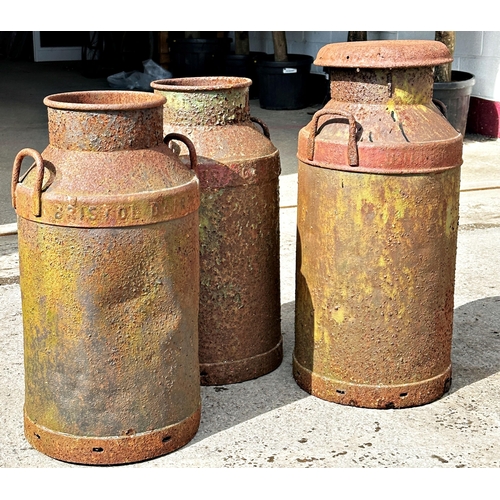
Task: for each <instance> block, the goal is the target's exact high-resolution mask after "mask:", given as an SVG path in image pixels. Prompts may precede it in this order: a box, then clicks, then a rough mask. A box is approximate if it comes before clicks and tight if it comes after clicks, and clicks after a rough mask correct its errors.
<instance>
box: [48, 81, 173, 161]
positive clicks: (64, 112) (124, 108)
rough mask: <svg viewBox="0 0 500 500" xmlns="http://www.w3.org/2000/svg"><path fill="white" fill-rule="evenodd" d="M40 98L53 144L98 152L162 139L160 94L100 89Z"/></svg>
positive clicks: (148, 144)
mask: <svg viewBox="0 0 500 500" xmlns="http://www.w3.org/2000/svg"><path fill="white" fill-rule="evenodd" d="M43 102H44V104H45V105H46V106H47V108H48V118H49V121H48V126H49V142H50V144H51V145H52V146H54V147H57V148H60V149H67V150H80V151H96V152H98V151H119V150H134V149H147V148H150V147H154V146H157V145H159V144H161V143H162V142H163V124H162V107H163V104H164V102H165V99H164V98H162V97H161V96H156V95H154V94H151V93H149V92H132V91H111V90H103V91H88V92H66V93H62V94H54V95H50V96H48V97H46V98H45V99H44V101H43Z"/></svg>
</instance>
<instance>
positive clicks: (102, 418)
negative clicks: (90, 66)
mask: <svg viewBox="0 0 500 500" xmlns="http://www.w3.org/2000/svg"><path fill="white" fill-rule="evenodd" d="M44 103H45V104H46V106H47V107H48V126H49V145H48V146H47V148H46V149H45V150H44V151H43V152H42V153H41V154H40V153H38V152H36V151H35V150H32V149H25V150H23V151H21V152H20V153H19V154H18V156H17V157H16V162H15V165H14V173H13V182H12V193H13V204H14V207H15V209H16V212H17V215H18V227H19V236H18V237H19V261H20V285H21V293H22V310H23V325H24V356H25V373H26V377H25V378H26V382H25V385H26V394H25V407H24V412H25V434H26V438H27V440H28V441H29V442H30V443H31V444H32V445H33V446H34V447H35V448H36V449H38V450H39V451H41V452H43V453H45V454H47V455H49V456H51V457H54V458H57V459H60V460H64V461H68V462H76V463H84V464H118V463H128V462H135V461H140V460H145V459H149V458H153V457H157V456H160V455H164V454H166V453H169V452H171V451H173V450H175V449H177V448H179V447H181V446H183V445H184V444H186V443H187V442H188V441H189V440H191V439H192V437H193V436H194V435H195V433H196V431H197V429H198V425H199V420H200V404H201V401H200V387H199V373H198V345H197V344H198V337H197V316H198V293H199V236H198V212H197V209H198V206H199V182H198V179H197V177H196V175H195V172H194V170H192V169H190V168H186V166H185V165H184V164H183V163H182V162H181V161H180V160H179V159H178V157H177V155H176V154H174V153H173V152H172V151H171V150H170V149H169V148H168V146H167V145H166V144H164V143H163V129H162V106H163V103H164V99H162V98H161V97H160V96H154V95H153V94H149V93H146V92H120V91H118V92H115V91H97V92H71V93H64V94H56V95H52V96H49V97H47V98H45V100H44ZM25 156H28V157H33V158H34V159H35V164H34V166H33V168H31V169H30V170H29V171H28V173H27V174H26V175H25V176H24V178H22V179H21V181H19V169H20V167H21V162H22V159H23V158H24V157H25ZM193 159H194V158H193ZM193 165H194V164H193Z"/></svg>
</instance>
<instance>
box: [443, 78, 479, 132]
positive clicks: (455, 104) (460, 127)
mask: <svg viewBox="0 0 500 500" xmlns="http://www.w3.org/2000/svg"><path fill="white" fill-rule="evenodd" d="M475 81H476V79H475V77H474V75H473V74H472V73H467V72H465V71H452V72H451V82H438V83H434V87H433V99H437V100H438V101H440V102H442V103H443V104H444V108H445V109H444V110H443V114H444V115H445V116H446V118H447V120H448V121H449V122H450V123H451V125H452V126H453V127H454V128H455V129H456V130H457V131H458V132H460V133H461V134H462V135H465V129H466V126H467V115H468V113H469V101H470V95H471V93H472V87H473V86H474V83H475Z"/></svg>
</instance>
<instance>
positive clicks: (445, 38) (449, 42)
mask: <svg viewBox="0 0 500 500" xmlns="http://www.w3.org/2000/svg"><path fill="white" fill-rule="evenodd" d="M434 38H435V40H436V41H438V42H442V43H444V44H445V45H446V46H447V47H448V50H449V51H450V54H451V56H452V57H453V53H454V52H455V32H454V31H436V32H435V37H434ZM434 81H435V82H451V62H450V63H447V64H441V65H440V66H436V68H435V70H434Z"/></svg>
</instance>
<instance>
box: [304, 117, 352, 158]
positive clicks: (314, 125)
mask: <svg viewBox="0 0 500 500" xmlns="http://www.w3.org/2000/svg"><path fill="white" fill-rule="evenodd" d="M325 115H331V116H337V117H341V118H347V119H348V120H349V142H348V144H347V157H348V161H349V165H350V166H351V167H356V166H358V164H359V157H358V148H357V144H356V131H357V130H356V120H355V119H354V116H353V115H351V114H350V113H342V112H339V111H333V110H330V109H320V110H319V111H317V112H316V113H315V114H314V116H313V119H312V120H311V132H310V135H309V139H308V141H307V158H308V159H309V160H312V159H313V158H314V142H315V138H316V135H318V121H319V119H320V118H321V117H322V116H325Z"/></svg>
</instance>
